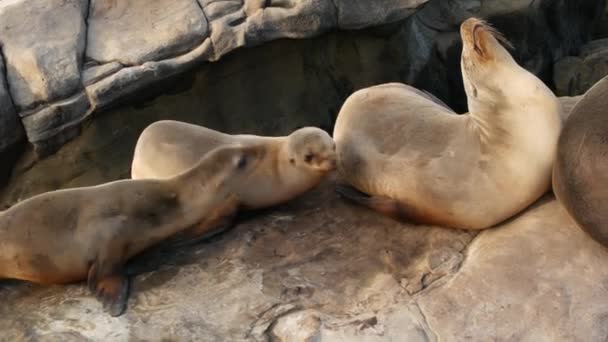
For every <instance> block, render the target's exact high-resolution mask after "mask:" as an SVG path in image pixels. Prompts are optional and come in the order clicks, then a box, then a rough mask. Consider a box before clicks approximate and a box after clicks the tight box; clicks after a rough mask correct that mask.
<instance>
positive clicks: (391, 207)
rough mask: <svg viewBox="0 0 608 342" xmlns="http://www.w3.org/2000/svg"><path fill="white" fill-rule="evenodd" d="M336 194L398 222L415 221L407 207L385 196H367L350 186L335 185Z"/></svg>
mask: <svg viewBox="0 0 608 342" xmlns="http://www.w3.org/2000/svg"><path fill="white" fill-rule="evenodd" d="M335 190H336V192H337V193H338V194H339V195H340V196H341V197H344V198H346V199H347V200H350V201H352V202H355V203H358V204H360V205H363V206H366V207H368V208H371V209H373V210H375V211H378V212H380V213H382V214H384V215H386V216H389V217H392V218H394V219H396V220H399V221H414V222H415V221H416V220H414V216H413V215H411V214H409V211H408V210H407V207H406V206H405V205H403V203H401V202H400V201H397V200H395V199H392V198H390V197H386V196H379V195H369V194H366V193H365V192H362V191H359V190H357V189H355V188H354V187H352V186H350V185H345V184H339V185H336V189H335Z"/></svg>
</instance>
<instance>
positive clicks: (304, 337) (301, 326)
mask: <svg viewBox="0 0 608 342" xmlns="http://www.w3.org/2000/svg"><path fill="white" fill-rule="evenodd" d="M270 334H271V336H272V341H277V342H288V341H302V342H314V341H320V340H321V336H320V335H321V318H320V317H319V314H317V313H315V312H314V311H312V310H306V311H299V312H296V313H293V314H288V315H286V316H283V317H280V318H279V319H277V320H276V323H275V324H274V326H273V327H272V331H271V332H270Z"/></svg>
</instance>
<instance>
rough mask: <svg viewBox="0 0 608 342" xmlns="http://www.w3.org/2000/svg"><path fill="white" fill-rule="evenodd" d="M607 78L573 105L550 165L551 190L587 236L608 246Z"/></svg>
mask: <svg viewBox="0 0 608 342" xmlns="http://www.w3.org/2000/svg"><path fill="white" fill-rule="evenodd" d="M607 110H608V77H604V78H603V79H601V80H600V81H599V82H597V83H596V84H595V85H594V86H593V87H592V88H591V89H590V90H589V91H588V92H587V93H586V94H585V95H584V96H583V98H582V99H581V100H580V101H579V102H578V103H577V104H576V105H575V106H574V108H573V109H572V111H571V113H570V116H569V117H568V119H567V120H566V122H565V124H564V129H563V131H562V134H561V135H560V138H559V142H558V149H557V158H556V162H555V165H554V167H553V192H554V193H555V195H556V197H557V199H558V200H559V201H560V203H561V204H562V206H563V207H564V208H565V209H566V211H567V212H568V213H569V214H570V216H571V217H572V218H573V219H574V221H575V222H576V223H577V224H578V226H579V227H580V228H581V229H583V230H584V231H585V232H587V234H589V236H591V237H592V238H593V239H594V240H596V241H598V242H599V243H600V244H602V245H604V246H606V247H608V116H607V115H606V111H607Z"/></svg>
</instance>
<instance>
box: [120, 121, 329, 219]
mask: <svg viewBox="0 0 608 342" xmlns="http://www.w3.org/2000/svg"><path fill="white" fill-rule="evenodd" d="M225 144H244V145H249V144H257V145H261V146H264V148H265V149H266V152H267V153H266V154H265V158H264V160H263V161H262V163H261V165H260V167H258V168H257V170H256V171H255V173H254V174H253V175H252V177H251V178H250V180H251V183H250V185H248V186H245V187H243V188H242V189H239V191H238V194H237V197H238V198H239V202H240V205H239V207H240V208H242V209H258V208H264V207H269V206H273V205H276V204H279V203H282V202H285V201H287V200H290V199H292V198H294V197H296V196H298V195H300V194H302V193H304V192H306V191H308V190H310V189H311V188H313V187H314V186H316V185H317V184H319V182H320V181H321V180H322V178H323V176H324V175H326V174H327V173H328V172H330V171H332V170H333V169H334V168H335V163H336V153H335V144H334V141H333V140H332V138H331V137H330V136H329V134H327V132H325V131H323V130H322V129H320V128H316V127H304V128H300V129H298V130H296V131H294V132H292V133H291V134H290V135H288V136H282V137H264V136H257V135H244V134H242V135H241V134H239V135H230V134H225V133H222V132H218V131H215V130H212V129H209V128H205V127H202V126H198V125H193V124H189V123H185V122H179V121H171V120H163V121H157V122H155V123H153V124H151V125H150V126H148V127H146V129H144V131H143V132H142V133H141V135H140V137H139V139H138V141H137V144H136V146H135V152H134V156H133V164H132V167H131V177H132V178H133V179H141V178H164V177H171V176H172V175H175V174H176V173H179V172H181V171H182V170H184V169H186V168H189V167H191V166H192V164H193V163H195V162H196V160H197V159H198V158H200V156H202V155H204V154H206V153H208V151H209V150H211V149H212V148H214V147H217V146H222V145H225Z"/></svg>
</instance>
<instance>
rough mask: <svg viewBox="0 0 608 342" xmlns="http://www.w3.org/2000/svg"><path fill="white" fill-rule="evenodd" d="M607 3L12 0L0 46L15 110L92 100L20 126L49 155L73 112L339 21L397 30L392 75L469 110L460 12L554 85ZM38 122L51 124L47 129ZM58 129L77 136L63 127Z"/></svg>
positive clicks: (95, 109)
mask: <svg viewBox="0 0 608 342" xmlns="http://www.w3.org/2000/svg"><path fill="white" fill-rule="evenodd" d="M30 2H31V3H34V4H35V5H32V6H30ZM89 2H90V6H88V4H89ZM604 5H605V4H604V2H603V1H601V0H583V1H577V2H564V1H541V2H539V1H531V0H521V1H511V2H508V1H481V0H456V1H439V0H373V1H372V0H370V1H359V2H352V1H345V0H300V1H296V0H272V1H264V0H179V1H168V0H164V1H162V0H154V1H147V2H146V1H143V2H137V1H135V2H133V1H132V2H128V1H116V0H91V1H85V0H70V1H61V0H38V1H33V0H11V1H4V2H2V5H0V21H1V22H3V23H4V22H7V23H9V25H6V26H4V27H2V28H0V42H1V43H2V45H3V47H4V49H5V50H6V56H5V57H6V63H7V65H8V69H9V70H8V80H9V85H10V89H11V93H12V96H13V100H14V104H15V106H16V107H17V111H18V113H22V112H23V113H25V116H27V117H29V115H30V114H31V113H34V112H40V113H45V115H46V113H48V110H47V109H46V108H47V107H49V106H54V107H57V106H61V105H62V104H61V102H62V101H64V100H66V99H68V98H70V97H73V96H76V94H79V93H81V92H82V91H83V89H82V88H83V86H84V87H86V88H87V90H86V91H87V93H88V94H89V95H90V99H89V100H90V102H91V103H90V105H89V106H81V107H80V108H82V109H83V110H85V112H82V113H76V112H73V113H71V114H70V115H66V119H68V120H72V121H71V122H63V121H61V120H62V119H61V118H54V119H53V120H54V121H53V122H54V125H53V126H52V125H50V124H47V125H37V126H36V127H33V128H32V129H30V128H29V127H27V125H25V130H26V132H27V137H28V140H29V141H30V142H31V143H34V144H35V145H36V150H38V151H47V152H46V153H51V152H53V151H54V150H56V149H57V148H59V147H60V146H61V144H63V142H65V141H67V140H68V137H71V136H73V135H74V134H73V133H72V132H71V131H72V130H73V127H75V125H78V123H77V121H78V119H76V118H78V117H79V118H80V120H81V121H82V120H83V119H84V118H85V117H87V116H88V115H89V114H91V113H99V112H100V111H102V110H104V109H105V108H107V107H109V106H113V105H116V104H117V103H119V102H120V101H123V100H125V99H128V98H131V97H134V96H136V95H138V94H141V93H143V92H145V91H146V88H147V87H149V86H155V87H156V86H161V85H162V84H163V82H165V81H167V79H168V78H171V77H174V76H175V75H177V74H180V73H183V72H185V71H186V70H190V69H191V67H193V66H195V65H197V64H200V63H202V62H205V61H218V60H219V59H221V58H224V56H226V55H227V54H228V53H231V52H233V51H234V50H235V49H238V48H242V47H253V46H256V45H259V44H262V43H266V42H269V41H271V40H275V39H281V38H291V39H302V38H311V37H315V36H319V35H321V34H322V33H326V32H328V31H331V30H334V29H349V30H350V29H362V28H366V27H370V26H377V25H380V26H381V27H378V28H377V29H375V30H374V31H375V32H377V33H379V34H384V35H385V36H386V35H387V32H390V34H391V36H390V37H387V38H388V39H390V41H391V43H392V44H395V46H396V50H400V51H399V52H398V55H394V56H384V58H387V60H388V59H397V58H396V57H399V58H398V59H397V60H398V63H400V64H402V65H403V70H402V71H400V72H399V73H396V74H393V75H392V79H391V81H402V82H406V83H409V84H412V85H414V86H417V87H419V88H423V89H426V90H429V91H431V92H433V93H434V94H435V95H437V96H438V97H439V98H441V99H443V100H444V101H445V102H447V103H448V104H450V105H451V106H452V107H453V108H454V109H455V110H456V111H458V112H464V111H466V101H465V100H464V90H463V86H462V77H461V75H460V67H459V60H460V48H461V47H460V39H459V37H458V26H459V24H460V23H461V22H462V20H464V19H466V18H467V17H469V16H471V15H480V16H483V17H486V18H488V19H489V20H490V21H491V22H492V23H493V24H494V25H495V26H496V27H497V28H498V29H499V30H501V31H503V33H504V34H505V35H506V36H507V37H508V38H509V39H511V40H512V41H513V42H514V44H515V46H516V50H515V51H514V54H515V57H516V59H517V60H518V61H520V63H521V64H522V65H523V66H524V67H526V68H528V69H529V70H530V71H532V72H534V73H535V74H537V75H538V76H540V77H541V78H542V79H543V80H544V81H545V82H547V83H548V84H551V83H552V78H553V72H552V70H553V61H554V60H557V59H559V58H561V57H562V56H565V55H570V54H573V53H578V50H579V48H580V46H581V45H582V44H583V43H584V42H585V41H587V40H588V39H589V38H590V35H591V34H592V32H593V31H594V27H595V25H596V23H597V22H598V21H599V19H598V18H599V17H600V14H602V13H603V9H604V7H603V6H604ZM46 9H49V10H46ZM24 18H25V19H27V20H24ZM58 18H61V20H58ZM85 18H86V20H85ZM5 19H6V20H5ZM31 20H33V22H34V23H35V25H36V28H35V29H34V30H30V28H31V24H30V22H31ZM55 21H57V23H58V24H57V25H55ZM85 21H86V22H87V23H88V29H87V32H86V36H85V32H84V27H85ZM393 23H394V24H393ZM385 24H391V25H385ZM395 29H396V30H397V31H395ZM38 31H40V32H38ZM381 32H384V33H381ZM39 37H43V38H39ZM85 38H86V39H85ZM207 38H208V39H207ZM85 42H86V49H85ZM83 49H85V50H86V51H85V53H84V56H85V58H86V60H85V62H86V63H85V65H84V67H83V66H82V64H83V63H82V61H81V60H80V59H81V56H83ZM49 51H51V52H50V53H49ZM81 72H82V75H81ZM81 76H82V77H81ZM348 77H356V75H349V76H348ZM562 78H564V77H562ZM336 83H337V84H340V83H343V82H342V81H341V80H339V79H336ZM566 83H568V81H566ZM222 96H231V95H230V94H222ZM55 102H57V104H54V103H55ZM340 103H341V102H338V101H337V102H334V104H333V106H339V105H340ZM41 115H42V114H41ZM334 115H335V113H334ZM95 117H98V116H97V115H96V116H95ZM45 118H49V116H45ZM49 120H50V119H49ZM24 121H25V120H24ZM28 121H31V119H30V120H28ZM37 121H39V120H37ZM49 122H50V121H49ZM51 126H52V127H51ZM39 127H49V132H46V133H43V132H41V131H40V130H39ZM60 127H65V129H66V130H69V131H70V132H60V130H58V129H59V128H60ZM56 128H57V129H56ZM51 132H54V133H56V134H54V135H53V134H51Z"/></svg>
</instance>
